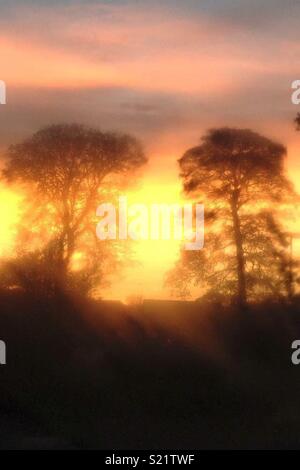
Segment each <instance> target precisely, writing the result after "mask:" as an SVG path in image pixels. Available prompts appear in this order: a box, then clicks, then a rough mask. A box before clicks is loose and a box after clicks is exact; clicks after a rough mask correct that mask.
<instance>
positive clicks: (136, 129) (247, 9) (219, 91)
mask: <svg viewBox="0 0 300 470" xmlns="http://www.w3.org/2000/svg"><path fill="white" fill-rule="evenodd" d="M299 18H300V2H299V1H296V0H285V1H284V2H283V1H282V0H269V1H268V0H265V1H264V2H263V5H262V2H261V1H259V0H252V1H251V2H250V1H249V0H206V1H199V0H185V1H179V0H178V1H177V0H160V1H156V0H151V1H149V0H140V1H133V0H129V1H126V0H124V1H122V0H120V1H117V0H116V1H96V0H95V1H89V0H88V1H80V0H70V1H69V0H60V1H55V0H44V1H41V0H39V1H35V0H19V1H18V0H1V4H0V57H1V67H0V80H4V81H5V82H6V85H7V105H5V106H0V132H1V139H0V152H1V153H2V154H3V153H4V151H5V148H6V147H7V146H8V145H9V144H11V143H14V142H17V141H20V140H21V139H22V138H24V137H25V136H29V135H30V134H31V133H33V132H35V131H36V130H38V129H39V128H40V127H42V126H45V125H48V124H51V123H60V122H81V123H84V124H88V125H91V126H95V127H100V128H101V129H104V130H111V129H113V130H119V131H126V132H129V133H130V134H133V135H135V136H136V137H138V138H140V139H141V140H142V141H143V143H144V145H145V149H146V152H147V155H148V158H149V164H148V165H147V167H145V168H144V170H143V175H142V178H141V181H140V183H139V184H140V187H139V188H137V189H135V194H134V199H136V200H139V202H147V203H150V202H177V201H178V200H180V199H181V196H180V180H179V179H178V168H177V163H176V161H177V159H178V158H179V157H180V156H181V155H182V153H183V152H184V150H185V149H187V148H189V147H191V146H193V145H196V144H197V143H198V142H199V139H200V137H201V135H202V134H203V133H204V132H205V130H206V129H207V128H210V127H217V126H223V125H227V126H237V127H250V128H252V129H253V130H256V131H258V132H261V133H263V134H264V135H266V136H268V137H270V138H274V139H276V140H279V141H280V142H282V143H284V144H285V145H286V146H287V148H288V160H287V168H288V171H289V174H290V177H291V178H292V180H293V181H294V183H295V184H296V185H297V187H298V189H300V158H299V157H300V134H299V133H298V134H297V133H296V132H295V129H294V126H293V119H294V117H295V115H296V113H297V112H298V111H300V105H299V106H295V105H293V104H292V103H291V83H292V81H294V80H296V79H300V67H299V63H300V28H299ZM17 201H18V196H17V195H16V194H15V193H8V192H7V190H6V189H2V190H1V191H0V209H1V215H2V218H3V221H2V227H1V228H0V249H1V250H2V252H6V251H7V250H8V248H9V246H10V243H9V240H10V235H9V234H10V233H12V232H10V229H9V227H11V224H12V223H14V221H15V220H16V212H15V211H16V206H17ZM100 202H101V201H99V203H100ZM95 209H96V208H95ZM3 214H4V216H3ZM149 243H150V245H151V246H150V245H147V242H145V244H144V245H140V246H138V247H137V260H138V261H139V262H140V265H139V267H132V268H130V269H128V272H125V273H124V274H123V277H122V278H121V279H120V280H118V281H116V282H115V284H114V285H113V286H112V288H111V289H110V290H109V291H107V293H106V295H107V296H108V297H111V298H113V297H116V292H118V293H120V292H121V295H119V294H118V296H121V298H122V299H124V298H126V296H127V295H132V294H135V295H142V296H144V297H166V296H168V292H167V291H166V290H165V289H164V288H163V282H162V281H163V276H164V273H165V272H166V270H167V269H170V268H171V267H172V264H173V263H174V261H175V260H176V256H177V255H178V246H177V245H176V244H172V246H169V248H168V246H167V245H166V243H165V242H159V243H157V244H156V245H155V246H154V245H153V243H154V242H149Z"/></svg>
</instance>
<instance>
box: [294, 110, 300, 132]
mask: <svg viewBox="0 0 300 470" xmlns="http://www.w3.org/2000/svg"><path fill="white" fill-rule="evenodd" d="M295 124H296V129H297V131H300V113H298V114H297V116H296V118H295Z"/></svg>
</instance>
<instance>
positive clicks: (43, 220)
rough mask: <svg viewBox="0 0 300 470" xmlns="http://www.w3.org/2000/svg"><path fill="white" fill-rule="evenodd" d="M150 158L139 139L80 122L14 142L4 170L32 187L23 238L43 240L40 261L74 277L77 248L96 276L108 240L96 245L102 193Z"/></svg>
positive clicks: (105, 193) (38, 252)
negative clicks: (146, 156) (72, 273)
mask: <svg viewBox="0 0 300 470" xmlns="http://www.w3.org/2000/svg"><path fill="white" fill-rule="evenodd" d="M145 162H146V158H145V155H144V152H143V149H142V147H141V145H140V143H139V142H138V141H137V140H136V139H135V138H133V137H131V136H129V135H124V134H117V133H111V132H101V131H99V130H97V129H92V128H88V127H85V126H83V125H78V124H70V125H69V124H64V125H52V126H50V127H46V128H43V129H41V130H40V131H38V132H37V133H36V134H34V135H33V136H32V137H30V138H28V139H26V140H25V141H24V142H22V143H20V144H17V145H13V146H11V147H10V148H9V150H8V153H7V164H6V167H5V169H4V172H3V174H4V176H5V178H6V179H7V180H9V181H21V182H23V183H26V184H27V188H29V191H30V204H29V209H30V210H29V211H27V213H26V216H28V217H29V220H27V221H25V224H24V223H23V231H20V237H21V238H22V237H23V241H25V240H26V237H27V240H28V241H31V246H34V240H35V237H36V236H37V234H38V237H39V238H40V240H41V239H43V240H44V243H45V247H46V252H45V253H46V255H45V253H43V254H41V252H40V251H39V250H36V254H37V259H38V260H37V261H36V265H39V264H40V262H41V259H47V260H49V258H51V260H52V261H51V263H52V264H53V265H55V267H56V269H55V270H56V272H57V273H59V276H60V278H61V279H64V278H66V277H67V276H69V275H70V271H71V263H72V259H73V257H74V254H75V252H76V251H78V250H79V249H80V250H86V251H87V252H88V259H86V261H87V262H88V263H89V270H90V272H91V276H94V277H95V272H96V268H97V266H98V268H99V269H100V266H101V265H103V256H105V254H104V253H103V246H104V243H103V244H102V246H101V248H100V247H99V243H98V246H97V248H95V242H96V235H95V211H96V208H97V205H98V204H99V203H100V202H101V197H103V196H104V195H105V196H106V197H108V196H109V195H111V194H113V188H114V184H116V181H118V180H120V177H126V178H127V179H128V178H129V175H130V174H131V173H132V172H133V171H134V170H135V169H137V168H138V167H140V166H141V165H143V164H144V163H145ZM109 197H112V196H109ZM39 249H40V247H39ZM50 253H51V255H50ZM106 255H107V253H106ZM25 264H26V263H25ZM48 264H49V263H48ZM91 264H92V265H91ZM86 273H87V266H85V275H86Z"/></svg>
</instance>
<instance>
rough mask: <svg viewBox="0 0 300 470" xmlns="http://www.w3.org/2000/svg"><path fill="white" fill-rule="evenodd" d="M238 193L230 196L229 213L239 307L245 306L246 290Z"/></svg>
mask: <svg viewBox="0 0 300 470" xmlns="http://www.w3.org/2000/svg"><path fill="white" fill-rule="evenodd" d="M237 200H238V195H237V192H236V191H234V193H233V195H232V198H231V214H232V221H233V233H234V241H235V246H236V261H237V278H238V285H237V296H238V304H239V306H240V307H245V306H246V303H247V292H246V276H245V257H244V250H243V239H242V233H241V222H240V217H239V213H238V204H237Z"/></svg>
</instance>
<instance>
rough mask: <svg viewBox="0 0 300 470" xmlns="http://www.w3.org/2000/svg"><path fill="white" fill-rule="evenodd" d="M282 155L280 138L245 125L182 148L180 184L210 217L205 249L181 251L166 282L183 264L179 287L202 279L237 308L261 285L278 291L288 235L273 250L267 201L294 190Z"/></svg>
mask: <svg viewBox="0 0 300 470" xmlns="http://www.w3.org/2000/svg"><path fill="white" fill-rule="evenodd" d="M285 154H286V150H285V148H284V147H283V146H282V145H281V144H278V143H276V142H273V141H271V140H269V139H267V138H266V137H263V136H261V135H259V134H257V133H255V132H253V131H251V130H248V129H231V128H226V127H224V128H220V129H212V130H210V131H209V132H208V133H207V134H206V135H205V136H204V137H203V139H202V142H201V144H200V145H199V146H197V147H194V148H191V149H189V150H188V151H187V152H185V154H184V155H183V156H182V157H181V158H180V160H179V165H180V169H181V177H182V179H183V186H184V190H185V192H186V194H188V195H190V196H194V197H197V198H198V199H201V201H202V202H204V204H205V207H206V208H207V209H208V210H209V212H210V214H211V213H213V214H214V216H213V217H211V216H210V218H209V223H207V224H206V234H205V248H204V250H202V251H200V252H198V253H194V252H185V253H183V254H182V259H181V261H180V262H179V265H177V267H176V268H175V270H174V271H173V273H171V274H170V275H169V280H168V282H169V283H170V282H171V283H173V285H174V283H175V282H177V283H178V282H179V279H178V277H177V276H176V270H178V269H179V271H178V272H180V269H181V270H182V269H183V267H184V272H185V280H184V282H183V284H181V287H182V292H184V291H185V292H187V291H188V286H189V285H191V283H192V284H195V285H199V284H200V283H201V282H202V285H203V286H204V285H205V286H206V288H207V287H211V288H212V289H213V290H214V291H216V292H219V293H220V292H222V293H224V294H225V295H227V296H232V297H235V298H236V299H237V301H238V303H239V305H241V306H243V305H245V304H246V302H247V298H248V297H249V296H250V297H251V296H254V295H255V294H256V295H257V294H258V291H259V290H262V289H263V290H266V289H269V290H274V289H276V287H275V285H276V282H277V281H278V282H281V277H280V276H279V274H278V269H277V266H278V265H277V264H276V267H275V263H277V261H278V259H279V254H280V256H281V257H282V256H283V252H286V249H287V241H286V239H285V238H284V235H283V233H282V235H281V240H280V243H281V247H280V249H279V248H278V246H277V251H276V250H275V248H274V247H275V245H274V240H273V238H274V234H272V229H271V222H270V221H271V220H273V221H274V220H275V219H274V217H275V215H274V211H273V210H272V204H274V203H276V204H277V207H276V208H275V209H277V208H278V205H279V204H280V203H281V202H283V200H284V198H285V197H286V196H287V195H288V194H290V195H291V194H292V188H291V185H290V183H289V182H288V180H287V179H286V177H285V175H284V167H283V164H284V157H285ZM274 223H275V222H274ZM278 243H279V242H278V241H277V244H278ZM275 251H276V253H275ZM187 268H188V270H189V273H190V277H188V276H187V275H186V269H187ZM271 268H272V269H271ZM271 271H272V272H271ZM275 272H276V273H275ZM174 278H177V281H175V280H174ZM279 278H280V279H279ZM275 281H276V282H275ZM277 288H278V286H277Z"/></svg>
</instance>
